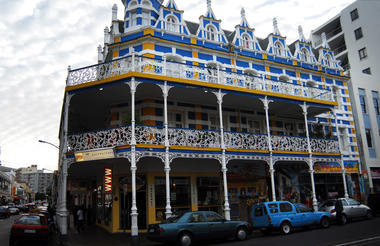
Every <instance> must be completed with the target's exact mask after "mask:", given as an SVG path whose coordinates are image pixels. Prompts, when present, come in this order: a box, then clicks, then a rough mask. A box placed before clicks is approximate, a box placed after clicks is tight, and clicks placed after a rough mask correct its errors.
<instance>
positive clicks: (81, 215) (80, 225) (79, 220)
mask: <svg viewBox="0 0 380 246" xmlns="http://www.w3.org/2000/svg"><path fill="white" fill-rule="evenodd" d="M83 222H84V213H83V208H82V207H79V209H78V211H77V230H78V233H80V231H81V230H83V229H84V225H83Z"/></svg>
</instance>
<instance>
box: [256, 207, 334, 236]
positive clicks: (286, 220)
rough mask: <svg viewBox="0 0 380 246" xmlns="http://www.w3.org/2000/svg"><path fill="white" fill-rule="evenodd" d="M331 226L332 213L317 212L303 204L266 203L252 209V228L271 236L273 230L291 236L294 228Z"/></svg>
mask: <svg viewBox="0 0 380 246" xmlns="http://www.w3.org/2000/svg"><path fill="white" fill-rule="evenodd" d="M310 225H320V226H321V227H322V228H327V227H329V225H330V213H327V212H320V211H316V212H313V210H312V209H310V208H308V207H306V206H305V205H303V204H292V203H290V202H287V201H279V202H264V203H260V204H257V205H255V206H254V207H253V208H252V226H253V228H257V229H260V230H261V231H262V232H263V233H265V234H269V233H271V232H272V230H280V232H281V233H282V234H289V233H290V232H291V230H292V228H294V227H304V226H310Z"/></svg>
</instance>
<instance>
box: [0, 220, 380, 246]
mask: <svg viewBox="0 0 380 246" xmlns="http://www.w3.org/2000/svg"><path fill="white" fill-rule="evenodd" d="M16 217H17V216H12V217H10V218H7V219H0V242H1V243H0V245H2V246H3V245H4V246H5V245H8V240H9V231H10V228H11V225H12V223H13V221H14V220H15V218H16ZM70 234H71V235H69V238H71V240H70V242H69V244H68V245H73V246H75V245H78V246H79V245H81V246H82V245H91V246H102V245H112V246H116V245H128V244H129V240H128V237H127V236H126V235H122V234H117V235H111V234H109V233H107V232H106V231H104V230H103V229H100V228H98V227H95V226H94V227H89V228H86V230H85V232H84V233H82V234H77V233H76V232H75V231H74V230H71V231H70ZM55 238H56V237H54V239H52V240H51V242H50V243H49V244H48V245H57V243H56V242H55V241H56V239H55ZM140 238H141V239H140V245H157V246H158V245H162V244H158V243H153V242H149V241H147V239H145V238H144V235H143V234H140ZM18 245H31V244H30V243H24V244H18ZM33 245H40V244H39V243H33ZM202 245H210V246H213V245H223V246H230V245H231V246H232V245H239V246H241V245H260V246H276V245H282V246H283V245H292V246H298V245H299V246H304V245H308V246H309V245H310V246H347V245H363V246H378V245H380V217H376V218H374V219H372V220H360V221H354V222H350V223H348V224H346V225H344V226H339V225H331V226H330V228H328V229H319V228H313V229H300V230H296V231H294V232H293V233H291V234H290V235H286V236H283V235H281V234H279V233H273V234H272V235H270V236H264V235H263V234H261V233H260V232H254V233H253V234H252V235H250V237H249V238H248V240H246V241H243V242H237V241H220V242H218V241H216V242H208V243H204V244H202Z"/></svg>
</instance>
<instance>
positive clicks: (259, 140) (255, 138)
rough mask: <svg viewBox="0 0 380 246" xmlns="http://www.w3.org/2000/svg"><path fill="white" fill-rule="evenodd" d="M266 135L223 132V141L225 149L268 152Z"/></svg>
mask: <svg viewBox="0 0 380 246" xmlns="http://www.w3.org/2000/svg"><path fill="white" fill-rule="evenodd" d="M267 140H268V138H267V136H266V135H261V134H254V133H240V132H225V133H224V141H225V145H226V147H227V148H231V149H251V150H268V141H267Z"/></svg>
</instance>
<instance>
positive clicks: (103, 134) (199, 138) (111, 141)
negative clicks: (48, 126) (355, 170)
mask: <svg viewBox="0 0 380 246" xmlns="http://www.w3.org/2000/svg"><path fill="white" fill-rule="evenodd" d="M168 134H169V144H170V146H181V147H199V148H220V146H221V142H220V132H219V131H212V130H197V129H184V128H169V129H168ZM135 136H136V143H137V144H147V145H164V142H165V130H164V128H163V127H156V126H141V125H138V126H136V134H135ZM224 139H225V145H226V147H227V149H244V150H261V151H266V150H268V138H267V135H265V134H256V133H241V132H224ZM271 141H272V149H273V150H274V151H289V152H307V151H308V150H307V139H306V138H305V137H294V136H278V135H272V136H271ZM130 142H131V127H130V126H124V127H118V128H112V129H108V130H101V131H94V132H86V133H79V134H72V135H69V136H68V143H69V146H70V148H71V149H72V150H73V151H85V150H93V149H101V148H112V147H117V146H123V145H129V144H130ZM311 149H312V152H313V153H338V152H339V148H338V141H337V140H336V139H316V138H311Z"/></svg>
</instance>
